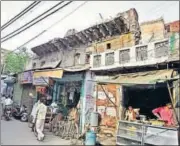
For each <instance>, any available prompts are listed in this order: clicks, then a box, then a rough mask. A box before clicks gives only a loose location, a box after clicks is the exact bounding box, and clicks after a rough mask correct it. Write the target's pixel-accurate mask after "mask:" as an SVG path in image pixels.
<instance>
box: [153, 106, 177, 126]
mask: <svg viewBox="0 0 180 146" xmlns="http://www.w3.org/2000/svg"><path fill="white" fill-rule="evenodd" d="M152 113H153V114H154V115H155V116H156V117H157V118H158V119H159V120H163V121H164V122H166V124H167V125H168V126H172V125H175V121H174V112H173V109H172V104H171V103H168V104H166V106H163V107H158V108H156V109H154V110H153V111H152Z"/></svg>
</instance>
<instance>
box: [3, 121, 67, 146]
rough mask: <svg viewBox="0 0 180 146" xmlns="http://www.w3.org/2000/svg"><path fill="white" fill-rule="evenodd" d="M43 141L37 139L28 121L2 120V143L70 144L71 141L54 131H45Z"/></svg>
mask: <svg viewBox="0 0 180 146" xmlns="http://www.w3.org/2000/svg"><path fill="white" fill-rule="evenodd" d="M45 135H46V137H45V140H44V141H43V142H39V141H37V139H36V137H35V136H34V133H33V132H31V129H30V128H29V127H28V124H27V123H22V122H20V121H17V120H14V119H13V120H11V121H4V120H1V144H2V145H70V142H69V141H66V140H63V139H60V138H59V137H56V136H53V135H52V133H48V132H46V133H45Z"/></svg>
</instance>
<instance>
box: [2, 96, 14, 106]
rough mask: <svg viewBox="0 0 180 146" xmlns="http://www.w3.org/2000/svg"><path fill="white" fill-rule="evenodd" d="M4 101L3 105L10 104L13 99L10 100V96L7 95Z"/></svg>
mask: <svg viewBox="0 0 180 146" xmlns="http://www.w3.org/2000/svg"><path fill="white" fill-rule="evenodd" d="M4 102H5V106H8V105H12V104H13V101H12V100H11V98H9V97H8V98H6V99H5V101H4Z"/></svg>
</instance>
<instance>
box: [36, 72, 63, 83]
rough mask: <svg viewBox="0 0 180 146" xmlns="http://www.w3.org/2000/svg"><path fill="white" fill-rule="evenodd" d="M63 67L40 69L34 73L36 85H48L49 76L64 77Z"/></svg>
mask: <svg viewBox="0 0 180 146" xmlns="http://www.w3.org/2000/svg"><path fill="white" fill-rule="evenodd" d="M62 76H63V70H62V69H48V70H38V71H35V72H34V73H33V84H34V85H46V84H47V83H49V78H59V79H60V78H62Z"/></svg>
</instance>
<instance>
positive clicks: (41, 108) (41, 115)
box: [36, 97, 47, 140]
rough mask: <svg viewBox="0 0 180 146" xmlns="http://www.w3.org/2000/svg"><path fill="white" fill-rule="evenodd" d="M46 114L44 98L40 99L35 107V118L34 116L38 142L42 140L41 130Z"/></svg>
mask: <svg viewBox="0 0 180 146" xmlns="http://www.w3.org/2000/svg"><path fill="white" fill-rule="evenodd" d="M46 113H47V106H46V105H45V97H42V98H41V99H40V103H39V104H38V106H37V114H36V115H37V116H36V118H37V119H36V130H37V133H38V140H43V139H44V134H43V129H44V123H45V118H46Z"/></svg>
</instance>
